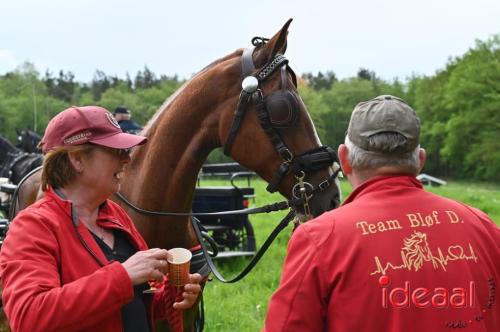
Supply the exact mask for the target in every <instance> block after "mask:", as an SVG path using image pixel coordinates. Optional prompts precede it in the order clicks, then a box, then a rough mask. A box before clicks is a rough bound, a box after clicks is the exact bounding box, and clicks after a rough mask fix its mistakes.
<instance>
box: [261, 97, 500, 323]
mask: <svg viewBox="0 0 500 332" xmlns="http://www.w3.org/2000/svg"><path fill="white" fill-rule="evenodd" d="M419 136H420V120H419V118H418V117H417V115H416V113H415V112H414V111H413V109H412V108H411V107H410V106H408V105H407V104H406V103H405V102H404V101H403V100H401V99H400V98H397V97H393V96H388V95H385V96H379V97H376V98H375V99H373V100H370V101H368V102H362V103H359V104H358V105H357V106H356V107H355V109H354V111H353V113H352V116H351V121H350V123H349V128H348V132H347V137H346V139H345V144H342V145H340V147H339V153H338V155H339V158H340V162H341V165H342V169H343V172H344V174H345V175H346V176H347V178H348V180H349V182H350V183H351V185H352V186H353V188H354V190H353V192H352V193H351V194H350V195H349V197H347V199H346V200H345V202H344V203H343V205H342V206H341V207H340V208H338V209H336V210H333V211H329V212H326V213H325V214H323V215H322V216H320V217H318V218H316V219H315V220H312V221H310V222H308V223H306V224H303V225H301V226H300V227H299V228H298V229H297V230H296V231H295V233H294V234H293V236H292V239H291V240H290V243H289V247H288V255H287V258H286V261H285V265H284V268H283V275H282V278H281V282H280V285H279V288H278V290H277V291H276V292H275V293H274V294H273V296H272V298H271V300H270V303H269V309H268V313H267V319H266V325H265V327H264V330H265V331H269V332H271V331H287V332H293V331H356V332H362V331H370V332H374V331H377V332H379V331H380V332H381V331H383V332H390V331H394V332H396V331H397V332H400V331H405V332H407V331H453V330H456V329H460V330H466V331H474V332H476V331H488V332H493V331H496V332H498V331H500V306H499V303H498V301H499V295H500V294H499V290H498V284H499V282H500V229H499V228H498V227H497V226H496V225H495V224H494V223H493V222H492V220H491V219H489V218H488V216H487V215H486V214H484V213H483V212H481V211H479V210H477V209H475V208H472V207H470V206H467V205H465V204H462V203H459V202H456V201H453V200H450V199H447V198H444V197H440V196H437V195H434V194H431V193H428V192H425V191H424V190H423V189H422V185H421V184H420V182H419V181H418V180H417V179H416V178H415V176H416V175H417V174H418V173H419V171H420V170H421V169H422V167H423V165H424V161H425V151H424V150H423V149H421V148H420V146H419Z"/></svg>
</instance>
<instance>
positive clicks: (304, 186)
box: [224, 38, 340, 216]
mask: <svg viewBox="0 0 500 332" xmlns="http://www.w3.org/2000/svg"><path fill="white" fill-rule="evenodd" d="M265 42H266V40H265V39H262V38H258V39H257V40H256V38H254V39H253V40H252V43H253V44H254V45H256V46H257V47H260V46H262V45H263V44H265ZM254 49H255V48H251V49H245V50H244V51H243V55H242V56H241V66H242V76H243V80H242V90H241V93H240V96H239V100H238V104H237V106H236V110H235V112H234V118H233V122H232V124H231V127H230V129H229V132H228V135H227V138H226V143H225V144H224V154H226V155H227V156H229V155H230V153H231V149H232V147H233V144H234V140H235V138H236V135H237V133H238V130H239V128H240V126H241V123H242V121H243V119H244V116H245V113H246V110H247V109H248V108H249V106H250V104H251V103H252V102H253V103H254V105H255V109H256V112H257V116H258V119H259V122H260V125H261V127H262V129H263V130H264V132H265V133H266V134H267V136H268V137H269V139H270V140H271V143H272V144H273V146H274V148H275V149H276V151H277V152H278V154H279V155H280V157H281V159H282V163H281V164H280V166H279V167H278V169H277V171H276V172H275V174H274V176H273V179H272V180H271V182H270V183H269V184H268V186H267V188H266V190H267V191H269V192H271V193H274V192H276V191H277V190H278V186H279V184H280V182H281V181H282V180H283V178H284V177H285V176H286V175H287V174H290V173H292V174H293V175H294V176H295V179H296V181H297V183H296V184H295V185H294V187H293V189H292V195H293V197H294V198H303V201H304V203H303V205H302V206H303V208H304V214H306V215H308V216H310V211H309V204H308V201H309V199H310V198H311V197H312V196H313V194H314V193H317V192H320V191H324V190H325V189H327V188H328V187H330V186H331V185H332V184H333V183H334V181H335V178H336V177H337V175H338V173H339V172H338V170H339V169H340V166H339V165H338V158H337V154H336V153H335V151H334V150H333V149H332V148H330V147H329V146H321V147H318V148H315V149H312V150H309V151H306V152H304V153H302V154H300V155H294V154H293V153H292V152H291V150H290V149H289V148H288V146H287V145H286V143H285V142H284V141H283V139H282V137H281V135H280V133H279V132H278V130H277V128H286V127H290V126H292V125H293V124H294V120H296V119H297V117H298V112H299V102H298V100H297V97H296V96H295V95H294V94H293V93H292V92H291V91H290V90H288V89H287V87H286V86H287V81H288V75H287V74H288V73H290V75H291V76H292V80H293V83H294V84H295V86H296V84H297V83H296V78H295V73H294V72H293V70H292V69H291V68H290V67H289V66H288V60H287V59H286V58H285V56H284V55H283V54H280V53H278V54H276V55H275V56H274V57H273V59H272V60H271V61H269V62H268V63H266V64H265V65H264V66H263V67H262V68H261V69H260V70H259V71H256V68H255V65H254V62H253V57H252V56H253V52H254ZM278 69H279V70H280V75H281V89H280V91H276V92H273V93H272V94H271V95H269V96H266V97H264V94H263V92H262V90H261V89H260V88H259V85H260V84H261V83H263V82H265V81H266V80H267V79H268V78H269V77H270V76H271V75H272V74H273V73H274V72H276V71H277V70H278ZM276 108H281V109H280V110H278V111H276ZM283 109H284V111H283ZM275 113H278V114H279V116H278V119H276V116H274V114H275ZM330 166H333V172H332V174H331V176H329V177H328V178H327V179H325V180H324V181H322V182H321V183H320V184H319V185H317V186H313V185H312V184H310V183H308V182H305V181H304V179H305V177H306V175H307V174H310V173H312V172H315V171H318V170H320V169H323V168H327V167H330Z"/></svg>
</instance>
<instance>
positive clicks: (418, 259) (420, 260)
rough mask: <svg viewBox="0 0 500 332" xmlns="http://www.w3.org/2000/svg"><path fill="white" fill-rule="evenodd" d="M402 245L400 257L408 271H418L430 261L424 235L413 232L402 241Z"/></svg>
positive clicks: (430, 257)
mask: <svg viewBox="0 0 500 332" xmlns="http://www.w3.org/2000/svg"><path fill="white" fill-rule="evenodd" d="M403 245H404V246H403V248H402V250H401V257H402V258H403V263H405V266H406V267H407V268H408V270H412V269H413V270H414V271H418V270H419V269H420V268H421V267H422V265H424V262H428V261H431V260H432V254H431V250H430V248H429V244H428V243H427V235H426V234H424V233H421V232H413V234H412V236H410V237H409V238H406V239H404V240H403Z"/></svg>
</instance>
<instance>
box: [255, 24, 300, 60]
mask: <svg viewBox="0 0 500 332" xmlns="http://www.w3.org/2000/svg"><path fill="white" fill-rule="evenodd" d="M292 20H293V19H292V18H291V19H289V20H288V21H287V22H286V23H285V25H283V27H282V28H281V30H280V31H278V32H277V33H276V34H275V35H274V36H273V37H272V38H271V39H270V40H269V41H268V42H267V43H266V44H265V45H264V46H263V48H262V50H261V51H260V52H259V54H258V56H257V61H256V62H257V63H262V64H263V63H267V62H269V61H270V60H271V59H272V58H274V56H275V55H276V54H277V53H281V54H284V53H285V51H286V38H287V35H288V27H289V26H290V23H292Z"/></svg>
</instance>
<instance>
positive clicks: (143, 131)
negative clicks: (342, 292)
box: [140, 48, 243, 136]
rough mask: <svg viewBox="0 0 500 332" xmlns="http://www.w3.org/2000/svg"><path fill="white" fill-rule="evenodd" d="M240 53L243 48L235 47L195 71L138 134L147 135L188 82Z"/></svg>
mask: <svg viewBox="0 0 500 332" xmlns="http://www.w3.org/2000/svg"><path fill="white" fill-rule="evenodd" d="M242 53H243V49H241V48H240V49H237V50H236V51H234V52H233V53H230V54H228V55H226V56H224V57H222V58H219V59H217V60H215V61H213V62H212V63H210V64H209V65H207V66H205V67H204V68H203V69H202V70H200V71H199V72H197V73H196V74H195V75H194V76H193V77H191V78H190V79H189V80H187V81H186V82H184V84H182V86H181V87H180V88H179V89H177V91H175V92H174V93H173V94H172V95H170V97H168V98H167V100H165V102H163V104H162V105H161V106H160V107H159V108H158V109H157V110H156V112H155V114H154V115H153V116H152V117H151V119H150V120H149V121H148V122H147V123H146V125H145V126H144V129H143V130H142V131H141V132H140V135H143V136H148V133H149V130H150V129H151V127H152V126H153V124H154V123H155V122H156V120H157V119H158V118H159V117H160V115H161V114H162V113H163V111H166V110H168V108H169V107H170V105H171V104H172V102H173V101H174V100H175V99H176V98H177V97H178V96H179V95H180V94H181V92H183V91H184V89H185V88H186V87H187V86H188V85H189V84H192V83H193V82H194V81H196V80H197V79H198V78H200V77H201V76H202V75H203V74H205V73H206V72H208V71H209V70H210V69H212V68H213V67H215V66H217V65H218V64H219V63H221V62H224V61H226V60H228V59H231V58H234V57H236V56H241V54H242Z"/></svg>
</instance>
